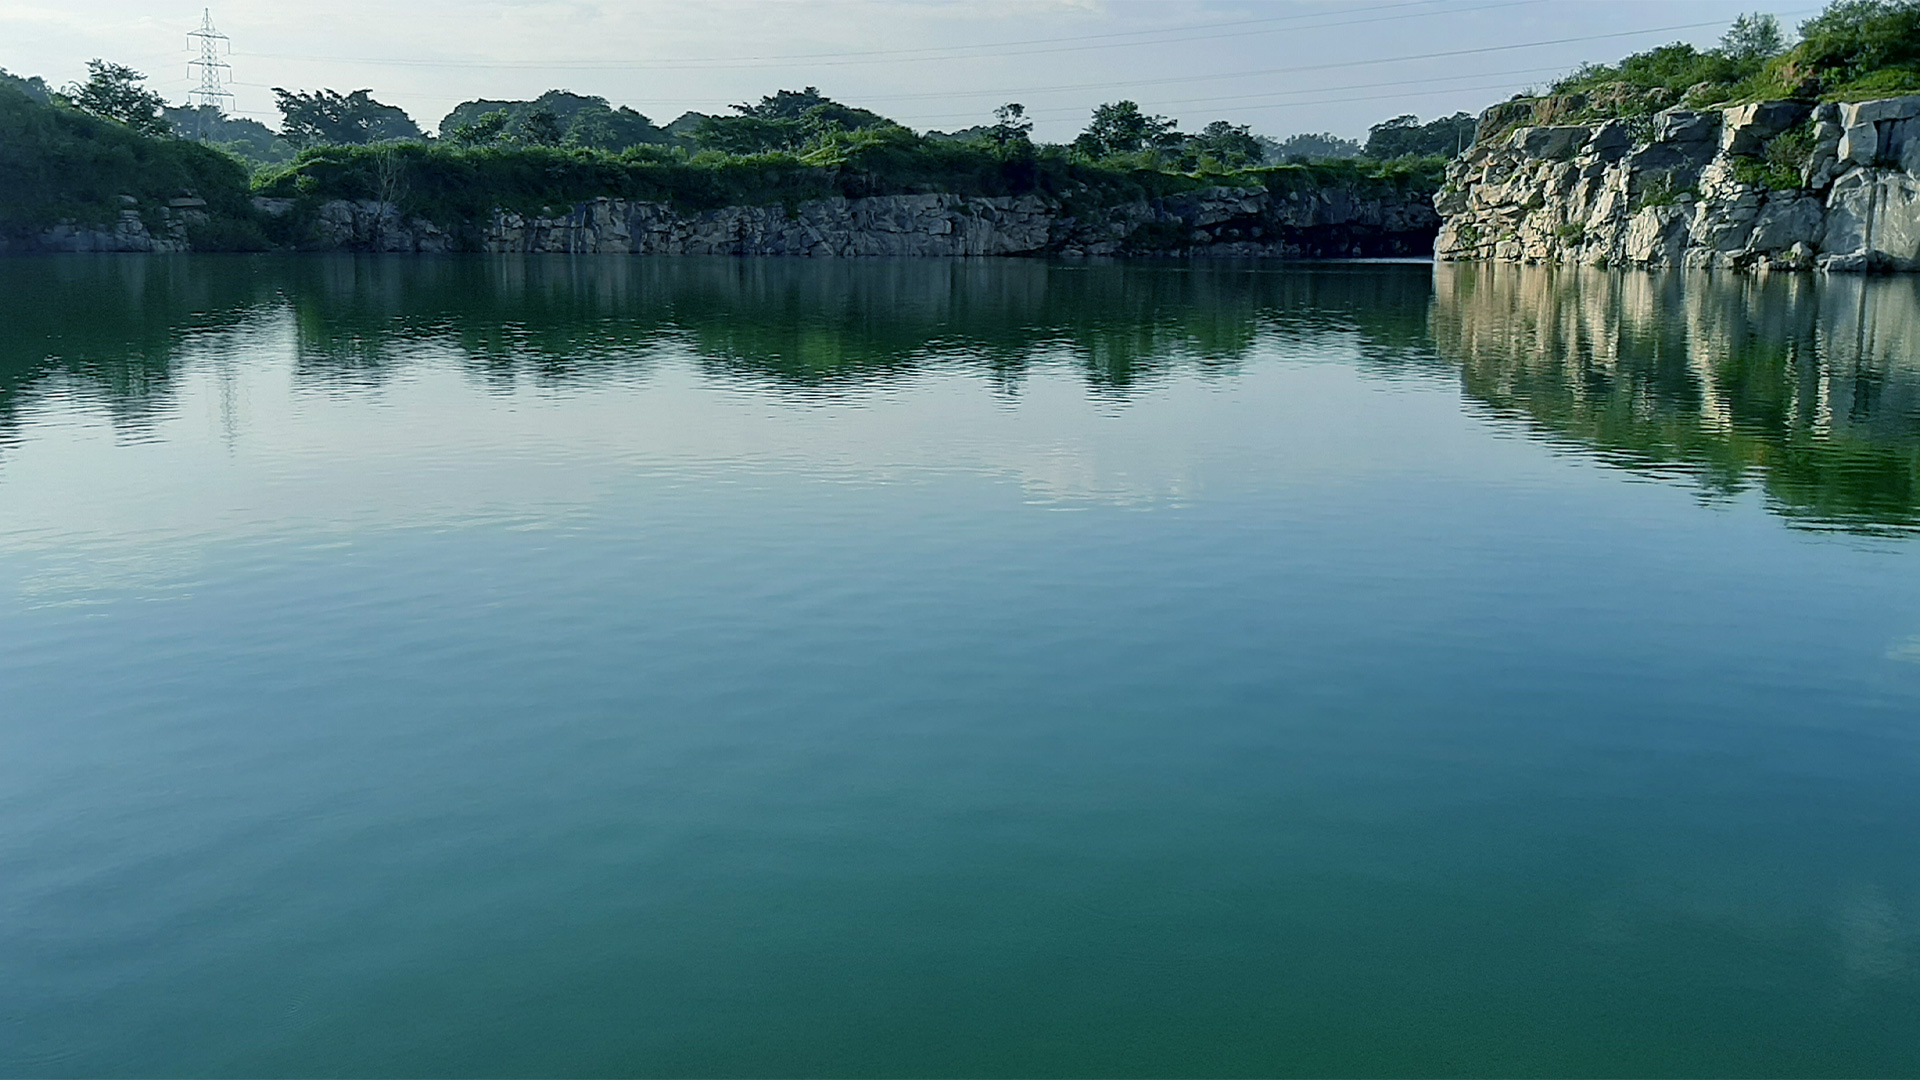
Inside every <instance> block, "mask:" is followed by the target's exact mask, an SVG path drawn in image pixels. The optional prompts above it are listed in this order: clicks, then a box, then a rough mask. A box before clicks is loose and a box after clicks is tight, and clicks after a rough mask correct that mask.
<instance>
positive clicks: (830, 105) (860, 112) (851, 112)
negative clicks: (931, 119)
mask: <svg viewBox="0 0 1920 1080" xmlns="http://www.w3.org/2000/svg"><path fill="white" fill-rule="evenodd" d="M731 108H732V109H733V111H735V112H737V113H739V114H740V115H741V116H751V117H755V118H757V119H760V120H808V119H811V121H812V123H813V124H814V126H816V127H824V126H825V125H828V124H833V125H838V127H839V128H841V129H843V130H847V131H857V130H859V129H860V128H868V127H880V126H882V125H887V124H892V123H893V121H891V120H888V119H887V118H886V117H884V116H881V115H880V114H879V113H877V112H872V111H870V110H867V109H857V108H854V107H853V106H851V105H842V104H840V103H839V102H837V101H835V100H833V99H832V98H830V97H828V96H826V95H825V94H822V93H821V92H820V90H819V88H818V87H813V86H809V87H807V88H806V89H804V90H776V91H774V92H773V93H772V94H770V95H768V96H766V97H763V98H761V99H760V103H759V104H758V105H734V106H731Z"/></svg>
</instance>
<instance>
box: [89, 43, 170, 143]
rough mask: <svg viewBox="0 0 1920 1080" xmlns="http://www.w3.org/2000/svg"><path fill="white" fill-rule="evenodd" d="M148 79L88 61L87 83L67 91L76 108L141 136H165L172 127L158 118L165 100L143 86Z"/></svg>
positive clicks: (120, 67)
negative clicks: (124, 126) (101, 117)
mask: <svg viewBox="0 0 1920 1080" xmlns="http://www.w3.org/2000/svg"><path fill="white" fill-rule="evenodd" d="M146 79H147V77H146V76H145V75H142V74H140V73H139V72H137V71H135V70H133V69H132V68H130V67H127V66H125V65H123V64H109V63H107V62H106V61H104V60H98V59H95V60H89V61H87V81H86V82H84V83H77V84H73V85H69V86H68V87H67V91H66V94H67V100H68V101H70V102H72V103H73V105H74V107H75V108H78V109H80V110H82V111H84V112H90V113H92V114H93V115H95V116H104V117H106V118H107V119H108V120H118V121H119V122H120V123H122V124H125V125H127V126H128V127H130V128H132V129H133V130H135V131H137V132H139V133H140V134H142V135H165V134H168V133H169V132H171V131H172V130H173V125H172V124H170V123H168V122H167V118H166V117H165V116H162V115H161V114H160V110H161V108H163V107H164V106H165V105H166V99H164V98H162V97H161V96H160V95H159V94H156V93H154V92H153V91H151V90H148V89H147V88H146V87H144V86H142V85H141V83H143V82H145V81H146Z"/></svg>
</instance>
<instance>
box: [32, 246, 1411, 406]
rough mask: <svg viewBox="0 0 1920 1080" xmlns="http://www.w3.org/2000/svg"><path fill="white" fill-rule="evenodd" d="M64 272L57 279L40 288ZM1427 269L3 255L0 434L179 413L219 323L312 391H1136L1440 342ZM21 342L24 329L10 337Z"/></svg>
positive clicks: (1011, 262)
mask: <svg viewBox="0 0 1920 1080" xmlns="http://www.w3.org/2000/svg"><path fill="white" fill-rule="evenodd" d="M49 270H53V271H55V272H53V273H48V272H47V271H49ZM1429 291H1430V284H1429V281H1428V278H1427V273H1426V270H1425V269H1424V268H1423V267H1418V266H1386V267H1382V266H1332V267H1323V268H1317V269H1309V268H1293V269H1282V270H1277V271H1276V270H1274V269H1271V268H1268V269H1258V268H1253V269H1250V268H1245V267H1240V268H1235V267H1226V266H1203V267H1197V268H1186V267H1179V266H1114V265H1108V266H1078V267H1070V266H1062V265H1059V264H1048V263H1043V262H1038V261H1022V260H933V259H927V260H901V261H885V260H859V261H852V260H848V261H818V260H774V259H768V260H741V259H712V260H708V259H694V258H683V259H567V258H564V257H554V258H529V259H507V260H493V259H447V260H417V259H414V260H398V259H395V260H383V259H378V258H353V257H303V258H293V259H269V258H259V259H239V258H182V259H173V260H146V261H140V262H136V261H133V260H126V261H121V260H59V259H49V260H34V261H31V262H29V261H25V260H16V261H13V262H9V263H0V315H5V316H8V317H9V318H10V319H11V320H12V321H11V322H10V323H9V329H8V330H7V331H6V332H5V333H0V429H7V428H12V427H15V426H17V421H18V415H17V414H18V412H19V410H20V407H21V405H22V403H23V402H25V401H29V400H31V399H32V398H33V397H34V396H35V395H36V394H39V393H44V392H46V391H47V390H48V389H50V388H52V387H56V386H68V387H77V388H79V390H80V391H81V392H82V393H84V394H85V395H87V396H89V397H94V398H98V399H100V400H101V401H103V402H104V403H105V404H106V405H107V406H108V408H109V410H110V411H111V412H112V414H113V415H114V416H115V417H116V418H122V417H125V418H134V417H137V416H139V415H141V414H142V413H143V412H145V411H149V410H151V409H153V408H156V407H159V406H161V405H163V404H164V401H165V397H166V394H167V393H168V389H167V388H168V386H169V385H170V382H171V380H172V379H173V378H174V376H175V371H174V368H175V366H176V363H177V362H178V361H179V359H180V358H181V357H182V356H184V355H186V354H188V353H189V352H191V351H192V349H193V347H194V346H195V345H196V344H197V345H206V344H207V343H208V341H209V340H210V338H209V331H212V330H217V329H220V328H227V329H232V328H234V327H236V326H238V325H240V324H242V323H246V322H248V320H253V321H255V322H259V321H261V320H264V319H274V318H282V317H284V318H287V319H290V322H291V326H292V347H293V351H294V364H295V374H296V377H297V378H298V380H299V381H300V383H301V384H302V385H305V386H309V387H318V388H325V387H346V386H356V385H378V384H379V383H380V382H382V381H384V380H386V379H388V378H390V377H392V376H393V375H394V374H396V373H397V372H400V371H402V370H404V369H405V368H406V367H407V366H408V365H410V364H413V363H417V362H419V361H420V359H421V358H422V356H424V355H426V354H428V353H432V354H435V355H439V356H447V355H451V356H454V357H455V358H457V359H458V361H459V362H460V363H461V364H463V365H465V366H466V367H467V368H468V369H469V370H470V371H471V372H472V373H473V374H474V375H475V377H476V378H478V379H480V380H481V381H483V382H495V383H501V384H513V383H518V382H520V381H523V380H536V381H547V382H566V381H583V380H591V379H593V378H597V377H615V376H622V375H629V374H632V373H635V372H644V371H646V370H648V369H650V368H651V366H652V365H653V364H654V363H655V361H656V360H658V359H659V358H660V357H661V356H663V355H669V354H671V355H679V356H690V357H691V358H692V360H693V361H694V362H695V363H696V364H698V365H699V366H700V367H701V368H702V369H704V370H706V371H707V372H709V373H711V374H713V375H714V376H716V377H719V378H724V379H728V380H732V381H735V382H739V383H742V384H743V385H749V386H753V387H758V388H761V389H771V390H776V391H782V392H789V393H798V394H854V393H858V392H860V391H861V390H862V389H863V388H868V387H871V386H873V385H875V384H876V383H884V382H885V381H887V380H890V379H895V378H900V377H904V376H906V375H909V374H911V373H913V372H916V371H920V370H923V369H926V368H928V367H930V366H934V365H940V366H949V367H950V366H954V365H959V366H961V367H964V368H967V369H970V370H973V371H975V372H977V373H979V374H981V375H983V376H985V377H987V378H990V379H992V380H994V381H996V382H997V383H999V384H1001V385H1003V386H1006V387H1008V388H1013V387H1017V386H1018V384H1019V382H1020V380H1021V378H1022V377H1023V376H1024V374H1025V373H1026V371H1027V370H1028V369H1029V368H1030V367H1031V366H1032V365H1034V364H1036V363H1051V364H1067V365H1071V366H1072V367H1074V368H1076V369H1077V370H1079V371H1080V372H1081V374H1082V376H1083V378H1084V379H1085V380H1086V382H1087V383H1088V384H1089V386H1090V387H1091V388H1093V389H1094V390H1096V391H1097V392H1100V393H1103V394H1110V395H1119V396H1124V395H1126V394H1128V393H1132V392H1135V391H1137V390H1139V389H1141V388H1144V387H1146V386H1150V385H1152V384H1153V383H1154V382H1155V381H1157V380H1159V379H1162V378H1165V377H1166V376H1168V375H1170V374H1171V373H1173V372H1174V371H1177V370H1180V369H1182V368H1183V367H1185V368H1187V369H1189V370H1192V369H1196V368H1197V369H1201V370H1215V369H1222V368H1231V367H1232V366H1233V365H1235V364H1237V363H1239V362H1240V361H1241V360H1242V359H1244V357H1245V356H1246V354H1247V351H1248V349H1249V348H1250V347H1251V345H1252V344H1253V342H1254V339H1255V336H1256V334H1258V333H1259V332H1261V331H1262V330H1263V329H1264V330H1267V331H1270V332H1277V333H1282V334H1286V333H1296V334H1302V335H1324V334H1326V333H1328V332H1330V331H1331V332H1340V333H1347V334H1350V335H1352V337H1353V339H1354V341H1355V343H1356V345H1357V346H1358V347H1359V348H1361V349H1362V350H1363V351H1371V352H1387V351H1391V350H1392V349H1393V348H1394V347H1395V346H1396V344H1397V343H1403V342H1406V341H1411V340H1418V339H1422V338H1424V336H1425V321H1426V308H1427V301H1428V297H1429ZM16 328H17V329H16Z"/></svg>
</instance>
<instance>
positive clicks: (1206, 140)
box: [1182, 120, 1266, 169]
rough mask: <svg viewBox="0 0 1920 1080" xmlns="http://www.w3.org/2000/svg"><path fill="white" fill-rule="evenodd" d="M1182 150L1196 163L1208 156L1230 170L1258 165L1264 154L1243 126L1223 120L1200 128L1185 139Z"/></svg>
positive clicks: (1257, 140) (1257, 141) (1250, 133)
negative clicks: (1197, 132)
mask: <svg viewBox="0 0 1920 1080" xmlns="http://www.w3.org/2000/svg"><path fill="white" fill-rule="evenodd" d="M1182 149H1183V151H1184V153H1185V154H1186V155H1187V156H1190V157H1193V158H1194V159H1195V160H1196V162H1197V161H1200V160H1203V159H1207V158H1211V159H1212V160H1213V161H1215V162H1217V163H1218V164H1221V165H1225V166H1227V167H1228V168H1232V169H1241V168H1245V167H1247V166H1248V165H1258V164H1260V162H1261V160H1262V159H1263V158H1264V157H1265V156H1266V155H1265V153H1264V152H1263V151H1262V150H1261V148H1260V140H1259V139H1256V138H1254V137H1253V133H1252V132H1251V131H1249V130H1248V129H1247V125H1245V124H1229V123H1227V122H1226V121H1225V120H1215V121H1214V122H1213V123H1211V124H1208V125H1207V126H1206V127H1204V128H1201V129H1200V133H1199V134H1198V135H1193V136H1190V137H1189V138H1188V139H1187V143H1186V146H1185V147H1183V148H1182Z"/></svg>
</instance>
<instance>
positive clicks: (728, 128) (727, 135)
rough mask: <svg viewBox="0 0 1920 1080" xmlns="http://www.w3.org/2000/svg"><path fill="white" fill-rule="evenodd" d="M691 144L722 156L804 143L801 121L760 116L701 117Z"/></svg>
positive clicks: (758, 151)
mask: <svg viewBox="0 0 1920 1080" xmlns="http://www.w3.org/2000/svg"><path fill="white" fill-rule="evenodd" d="M693 141H694V145H696V146H698V147H700V149H702V150H718V151H720V152H721V153H725V154H764V153H767V152H768V151H771V150H795V149H798V148H799V147H800V146H801V144H803V143H804V142H805V141H806V125H805V124H804V123H803V122H802V121H800V120H786V119H770V118H765V117H759V116H702V117H701V118H700V122H699V123H698V124H697V125H696V126H695V127H694V129H693Z"/></svg>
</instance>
